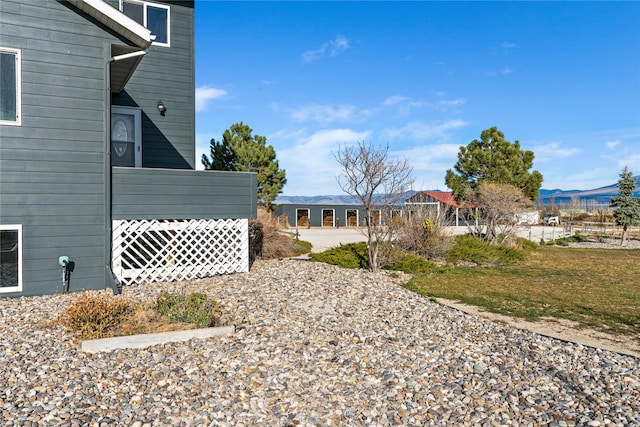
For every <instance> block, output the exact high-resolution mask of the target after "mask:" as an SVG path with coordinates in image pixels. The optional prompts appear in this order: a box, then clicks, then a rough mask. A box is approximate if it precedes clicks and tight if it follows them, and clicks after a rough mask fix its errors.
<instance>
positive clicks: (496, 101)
mask: <svg viewBox="0 0 640 427" xmlns="http://www.w3.org/2000/svg"><path fill="white" fill-rule="evenodd" d="M195 16H196V134H197V137H196V140H197V159H196V161H197V163H198V165H199V168H202V166H201V164H200V156H201V155H202V153H207V154H208V153H209V141H210V139H211V138H215V139H216V140H220V139H221V137H222V133H223V132H224V130H225V129H228V128H229V127H230V126H231V125H232V124H234V123H237V122H240V121H242V122H244V123H245V124H247V125H249V126H250V127H251V128H252V129H253V131H254V134H258V135H263V136H265V137H266V138H267V143H268V144H270V145H273V147H274V148H275V150H276V153H277V158H278V160H279V162H280V167H281V168H284V169H285V170H286V172H287V181H288V182H287V185H286V186H285V187H284V189H283V194H284V195H287V196H294V195H309V196H312V195H326V194H342V192H341V190H340V188H339V186H338V185H337V182H336V174H337V173H338V171H339V167H338V165H337V163H336V161H335V159H334V157H333V153H335V152H336V151H337V150H338V149H339V148H340V147H341V146H343V145H344V144H354V143H355V142H357V141H366V142H370V143H372V144H374V145H376V146H385V145H387V144H388V145H389V149H390V154H391V156H392V157H406V158H408V159H409V161H410V164H411V165H412V166H413V170H414V177H415V184H414V189H415V190H433V189H440V190H446V186H445V185H444V175H445V171H446V170H447V169H449V168H452V167H453V165H454V164H455V162H456V160H457V153H458V149H459V147H460V146H463V145H467V144H468V143H469V142H470V141H471V140H473V139H475V138H479V136H480V132H481V131H482V130H483V129H487V128H489V127H492V126H497V127H498V128H499V129H500V130H501V131H502V132H503V133H504V134H505V137H506V138H507V139H508V140H509V141H512V142H513V141H515V140H519V141H520V144H521V146H522V147H523V148H524V149H528V150H533V152H534V153H535V156H536V158H535V160H534V169H536V170H538V171H540V172H541V173H542V174H543V176H544V182H543V184H542V186H543V188H547V189H553V188H561V189H564V190H568V189H591V188H596V187H601V186H605V185H609V184H612V183H615V182H616V181H617V180H618V178H619V176H618V175H619V173H620V172H621V170H622V169H623V168H624V166H625V165H627V166H628V167H629V168H630V169H631V170H632V171H633V172H634V174H635V175H640V2H488V3H486V2H240V1H237V2H218V1H199V0H196V9H195Z"/></svg>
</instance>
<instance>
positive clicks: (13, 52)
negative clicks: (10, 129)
mask: <svg viewBox="0 0 640 427" xmlns="http://www.w3.org/2000/svg"><path fill="white" fill-rule="evenodd" d="M0 53H4V54H9V55H14V56H15V58H16V119H15V120H0V125H2V126H4V125H7V126H21V125H22V51H21V50H20V49H13V48H10V47H2V46H0Z"/></svg>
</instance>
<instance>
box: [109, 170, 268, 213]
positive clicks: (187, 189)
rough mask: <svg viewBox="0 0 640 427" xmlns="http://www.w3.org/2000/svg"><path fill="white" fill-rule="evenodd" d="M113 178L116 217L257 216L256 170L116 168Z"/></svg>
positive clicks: (113, 202) (113, 205)
mask: <svg viewBox="0 0 640 427" xmlns="http://www.w3.org/2000/svg"><path fill="white" fill-rule="evenodd" d="M112 182H113V184H112V185H113V200H112V207H113V208H112V209H113V210H112V212H113V213H112V215H113V219H114V220H121V219H235V218H255V217H256V211H257V193H256V190H255V189H256V187H257V175H256V174H255V173H242V172H223V171H179V170H170V169H136V168H119V167H114V168H113V173H112ZM159 183H163V184H161V185H158V184H159Z"/></svg>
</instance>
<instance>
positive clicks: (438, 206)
mask: <svg viewBox="0 0 640 427" xmlns="http://www.w3.org/2000/svg"><path fill="white" fill-rule="evenodd" d="M405 205H406V206H407V207H412V206H413V207H417V206H421V207H426V208H431V209H434V210H435V211H436V213H437V214H438V215H441V214H442V215H444V216H445V219H446V220H447V221H450V222H451V223H452V224H454V225H455V226H456V227H458V226H460V225H467V223H468V221H469V220H470V219H471V215H470V214H471V212H472V211H473V210H474V209H475V210H477V209H478V208H477V206H475V205H461V204H459V203H458V202H456V199H455V198H454V197H453V193H452V192H451V191H419V192H418V193H416V194H414V195H413V196H411V197H409V198H408V199H406V200H405Z"/></svg>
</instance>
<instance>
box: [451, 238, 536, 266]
mask: <svg viewBox="0 0 640 427" xmlns="http://www.w3.org/2000/svg"><path fill="white" fill-rule="evenodd" d="M521 245H524V244H523V243H521ZM527 246H528V245H527ZM523 247H524V246H523ZM446 258H447V261H449V262H452V263H454V264H457V263H460V262H463V261H464V262H472V263H474V264H477V265H491V264H513V263H515V262H518V261H522V260H524V259H526V252H525V249H522V248H517V247H505V246H494V245H490V244H488V243H486V242H483V241H481V240H479V239H477V238H475V237H473V236H470V235H468V234H465V235H460V236H456V237H455V239H454V244H453V247H452V248H451V249H450V250H449V251H448V252H447V253H446Z"/></svg>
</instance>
